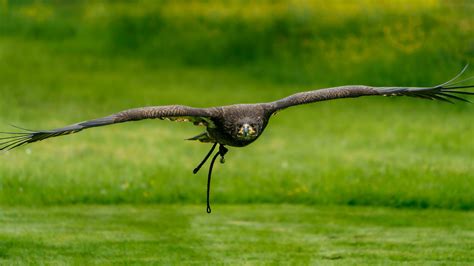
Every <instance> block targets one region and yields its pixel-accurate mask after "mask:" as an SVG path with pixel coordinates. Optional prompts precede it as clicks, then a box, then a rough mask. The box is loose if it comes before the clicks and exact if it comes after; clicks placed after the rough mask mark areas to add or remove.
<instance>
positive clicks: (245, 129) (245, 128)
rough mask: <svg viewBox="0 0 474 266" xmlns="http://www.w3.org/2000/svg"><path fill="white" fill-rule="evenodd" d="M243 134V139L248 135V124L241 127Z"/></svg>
mask: <svg viewBox="0 0 474 266" xmlns="http://www.w3.org/2000/svg"><path fill="white" fill-rule="evenodd" d="M243 131H244V132H243V133H244V137H248V135H249V131H250V126H249V125H248V124H244V126H243Z"/></svg>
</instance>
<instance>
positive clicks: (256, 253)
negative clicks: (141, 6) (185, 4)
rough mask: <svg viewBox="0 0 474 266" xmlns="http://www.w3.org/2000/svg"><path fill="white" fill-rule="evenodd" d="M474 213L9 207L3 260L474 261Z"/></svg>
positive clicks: (1, 236)
mask: <svg viewBox="0 0 474 266" xmlns="http://www.w3.org/2000/svg"><path fill="white" fill-rule="evenodd" d="M473 219H474V213H472V212H457V211H447V210H421V211H420V210H396V209H387V208H374V207H340V206H339V207H338V206H328V207H321V206H319V207H310V206H301V205H261V204H259V205H226V206H220V207H216V208H215V212H214V213H213V214H212V215H205V214H204V213H203V208H202V206H193V205H185V206H183V205H148V206H144V205H133V206H97V205H86V206H82V205H76V206H65V207H47V208H41V209H36V208H25V207H21V208H5V209H3V211H2V213H1V215H0V263H2V264H27V263H33V264H36V263H37V262H39V261H41V262H42V263H44V264H48V265H51V264H53V265H56V264H64V263H68V264H76V265H77V264H81V265H84V264H88V265H91V264H99V265H112V264H113V265H123V264H127V265H128V264H158V265H163V264H169V265H176V264H181V265H182V264H233V265H235V264H240V265H241V264H250V265H252V264H270V265H272V264H275V265H281V264H292V265H308V264H312V265H314V264H321V265H361V264H364V265H367V264H387V265H396V264H400V263H410V264H414V265H433V264H436V265H438V264H440V265H445V264H449V265H453V264H456V265H469V264H472V261H473V260H474V254H473V253H472V248H473V246H474V224H473V223H472V220H473Z"/></svg>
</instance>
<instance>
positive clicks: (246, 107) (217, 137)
mask: <svg viewBox="0 0 474 266" xmlns="http://www.w3.org/2000/svg"><path fill="white" fill-rule="evenodd" d="M217 110H218V112H220V113H221V115H220V116H217V117H215V118H211V120H212V122H213V124H210V125H208V126H207V127H206V131H207V132H206V133H207V135H208V136H209V140H208V141H207V142H217V143H220V144H223V145H228V146H232V147H244V146H247V145H249V144H250V143H252V142H254V141H255V140H256V139H257V138H258V137H259V136H261V134H262V133H263V130H264V129H265V127H266V126H267V124H268V120H269V119H270V116H271V115H272V113H271V109H270V108H267V105H265V104H236V105H228V106H221V107H218V108H217ZM243 124H249V125H250V126H251V127H253V128H254V129H256V135H255V136H254V137H253V138H249V139H243V138H238V137H236V136H237V134H235V132H236V131H238V130H239V127H236V125H243Z"/></svg>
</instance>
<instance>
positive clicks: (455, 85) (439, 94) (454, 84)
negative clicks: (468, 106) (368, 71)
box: [270, 65, 474, 112]
mask: <svg viewBox="0 0 474 266" xmlns="http://www.w3.org/2000/svg"><path fill="white" fill-rule="evenodd" d="M467 67H468V66H467V65H466V66H465V67H464V68H463V70H462V71H461V72H460V73H459V74H458V75H456V76H455V77H454V78H453V79H451V80H449V81H447V82H445V83H443V84H440V85H437V86H434V87H370V86H364V85H349V86H341V87H334V88H327V89H320V90H313V91H307V92H300V93H296V94H293V95H290V96H288V97H286V98H283V99H280V100H277V101H274V102H271V103H270V106H271V108H272V109H273V112H276V111H278V110H281V109H285V108H288V107H290V106H294V105H299V104H307V103H313V102H319V101H326V100H333V99H340V98H355V97H360V96H373V95H380V96H410V97H417V98H422V99H429V100H440V101H445V102H451V103H452V102H453V100H458V101H464V102H469V101H468V100H466V99H464V98H462V97H460V96H462V95H474V92H468V91H463V90H460V89H466V88H474V85H466V86H459V84H460V83H463V82H465V81H467V80H472V79H474V77H469V78H466V79H463V80H459V78H460V77H461V75H462V74H463V73H464V72H465V71H466V69H467Z"/></svg>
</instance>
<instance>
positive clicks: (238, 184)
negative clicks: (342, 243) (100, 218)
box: [0, 0, 474, 262]
mask: <svg viewBox="0 0 474 266" xmlns="http://www.w3.org/2000/svg"><path fill="white" fill-rule="evenodd" d="M473 14H474V2H473V1H471V0H465V1H462V0H459V1H448V0H444V1H443V0H413V1H403V0H393V1H376V0H359V1H343V0H335V1H323V0H317V1H244V0H241V1H238V0H233V1H217V0H210V1H151V0H141V1H59V0H56V1H53V0H51V1H26V0H25V1H23V0H16V1H8V0H0V131H11V130H12V128H10V127H9V126H8V124H9V123H11V124H14V125H19V126H22V127H26V128H32V129H49V128H56V127H61V126H64V125H67V124H72V123H75V122H78V121H83V120H87V119H91V118H97V117H101V116H105V115H108V114H111V113H114V112H117V111H120V110H123V109H127V108H132V107H139V106H146V105H167V104H184V105H191V106H196V107H207V106H215V105H226V104H233V103H253V102H264V101H272V100H275V99H278V98H280V97H284V96H287V95H289V94H292V93H296V92H299V91H303V90H312V89H318V88H324V87H331V86H339V85H345V84H365V85H373V86H391V85H406V86H431V85H435V84H439V83H441V82H443V81H446V80H448V79H449V78H451V77H452V76H454V75H455V74H456V73H457V72H458V71H460V69H461V68H462V67H463V66H464V64H466V63H468V62H471V63H472V62H473V59H474V18H473ZM473 73H474V71H473V70H472V68H471V69H469V70H468V72H467V73H466V76H472V75H473ZM473 115H474V107H473V106H472V105H469V104H465V103H459V104H456V105H450V104H446V103H440V102H432V101H425V100H419V99H411V98H384V97H380V98H377V97H374V98H371V97H369V98H359V99H345V100H336V101H330V102H321V103H317V104H313V105H307V106H300V107H296V108H290V109H288V110H285V111H284V112H281V113H279V114H278V115H277V116H276V117H273V118H272V120H271V122H270V125H269V127H268V128H267V129H266V132H265V133H264V135H263V136H262V138H260V139H259V140H258V141H257V142H256V143H254V144H252V145H251V146H249V147H246V148H244V149H237V148H234V149H231V150H230V152H229V154H228V155H227V158H226V159H227V162H226V164H224V165H220V164H219V165H217V166H216V169H215V172H214V177H213V184H212V195H211V199H212V202H213V204H214V211H217V212H219V206H223V207H222V208H223V209H221V211H226V210H229V209H228V208H231V211H236V212H238V211H239V207H236V209H232V207H224V206H225V204H237V205H236V206H241V208H240V211H242V213H245V210H246V209H245V208H247V207H245V206H247V205H246V204H248V203H256V204H282V203H289V204H304V205H309V206H321V205H329V206H340V205H364V206H388V207H409V208H417V209H419V208H435V209H438V208H444V209H455V210H472V209H474V164H473V158H474V138H473V136H474V123H473V117H474V116H473ZM201 131H202V128H196V127H194V126H192V125H188V124H186V123H170V122H165V121H159V120H157V121H141V122H135V123H127V124H120V125H115V126H109V127H104V128H97V129H90V130H87V131H84V132H81V133H80V134H77V135H73V136H66V137H62V138H55V139H50V140H47V141H44V142H40V143H35V144H32V145H29V146H26V147H22V148H20V149H18V150H14V151H10V152H7V153H5V154H2V155H1V158H0V205H2V206H4V207H5V208H16V207H15V206H36V207H38V208H39V207H40V206H43V207H45V206H50V205H54V206H57V205H66V206H69V204H117V203H127V204H135V205H136V206H139V204H141V203H146V204H149V203H159V204H165V203H166V204H183V203H184V204H192V205H193V204H199V205H198V206H199V208H197V211H198V212H199V214H200V212H201V211H202V212H204V209H205V208H204V207H205V206H204V203H205V191H206V175H205V171H203V172H201V173H199V174H198V175H193V174H192V169H193V168H194V167H195V166H196V164H197V163H199V161H200V160H201V159H202V156H204V155H205V153H206V152H207V151H208V149H209V147H208V145H203V144H199V143H193V142H187V141H183V140H184V139H185V138H188V137H191V136H194V135H196V134H198V133H201ZM173 206H174V205H173ZM265 206H266V205H265ZM265 206H263V207H262V208H263V209H265V208H268V212H263V213H266V214H268V215H270V216H271V215H272V212H271V209H272V208H275V207H272V206H273V205H269V207H265ZM277 206H280V205H277ZM285 206H286V207H285ZM289 206H290V207H289ZM291 206H292V205H284V206H283V207H281V208H283V209H282V210H284V209H285V208H292V207H291ZM201 207H202V210H201ZM91 208H92V207H91ZM100 208H105V207H100ZM100 208H99V209H100ZM175 208H176V209H179V208H181V207H179V206H176V207H175ZM183 208H184V207H183ZM186 208H188V207H186ZM249 208H251V209H250V211H249V212H248V213H253V214H255V210H254V209H252V208H253V207H249ZM298 208H299V207H298ZM301 208H302V207H301ZM334 208H336V207H334ZM337 208H345V207H337ZM337 208H336V209H335V210H336V212H341V213H344V212H346V209H342V210H341V209H337ZM86 209H87V208H86ZM10 210H12V209H10ZM46 210H48V209H46ZM145 210H146V211H147V212H148V211H150V210H149V209H147V207H145ZM193 210H196V209H195V208H194V209H193ZM292 210H293V209H292ZM298 210H300V209H296V210H293V211H290V212H292V213H293V214H294V215H298V213H306V212H305V211H302V212H299V211H298ZM337 210H339V211H337ZM363 210H364V211H367V213H371V209H368V210H367V209H363ZM119 211H130V212H131V213H133V212H134V210H128V209H126V210H122V209H120V210H119ZM364 211H361V213H365V212H364ZM53 212H54V211H53ZM78 212H87V210H84V209H81V208H80V207H79V210H78ZM168 212H169V210H168V209H167V210H166V211H165V213H168ZM185 212H188V210H187V209H186V211H185ZM20 213H23V214H24V215H27V214H25V213H28V212H21V211H20ZM105 213H108V211H107V210H106V211H105ZM170 213H172V212H170ZM283 213H284V211H281V215H283ZM329 213H330V212H329ZM356 213H357V211H356ZM374 213H378V212H377V211H375V212H374ZM10 214H11V215H13V216H12V217H16V216H15V215H16V211H15V209H13V211H10ZM326 214H327V213H326ZM371 214H372V213H371ZM34 215H36V214H34ZM173 215H177V214H176V213H174V214H173ZM183 215H184V216H186V215H187V214H183ZM354 215H355V216H357V217H359V216H358V215H362V216H363V215H364V214H360V213H359V214H354ZM443 215H444V214H443ZM445 215H446V216H451V215H453V214H452V213H445ZM131 216H133V215H131ZM152 216H153V215H152ZM258 216H259V215H256V217H258ZM402 216H403V215H402ZM413 216H414V214H410V215H408V216H407V217H410V218H407V219H412V218H413ZM8 217H9V216H8ZM34 217H36V216H34ZM53 217H56V216H53ZM179 217H180V218H179V219H181V218H182V217H181V216H179ZM249 217H252V216H250V214H249ZM265 217H266V216H265ZM328 217H332V216H331V214H329V216H328ZM387 217H391V218H387ZM387 217H385V218H380V219H378V218H374V219H375V220H377V221H383V220H390V219H393V217H394V216H390V215H389V216H387ZM403 217H405V216H403ZM436 217H438V216H436ZM469 217H470V216H469ZM469 217H467V218H465V219H467V220H469V219H471V218H469ZM0 218H1V217H0ZM221 218H222V217H221ZM346 218H347V217H346ZM438 218H439V217H438ZM32 219H33V221H34V220H35V219H34V218H32ZM54 219H56V218H54ZM144 219H145V218H144ZM262 219H266V218H262ZM301 219H303V220H304V218H303V217H302V218H301ZM428 219H429V218H428ZM0 220H1V219H0ZM441 220H442V219H441ZM333 222H334V221H333ZM329 223H331V222H329ZM14 224H15V223H13V225H14ZM202 224H204V223H201V225H202ZM447 224H449V223H447ZM13 225H12V226H13ZM179 225H180V226H181V225H182V224H181V223H179ZM211 225H212V223H211ZM166 226H171V225H166ZM166 226H165V227H166ZM344 226H345V225H344ZM469 226H471V227H472V224H471V225H469ZM157 228H162V227H157ZM471 229H472V228H471ZM231 231H233V229H232V230H231ZM236 232H240V231H238V230H237V231H236ZM471 232H472V231H471ZM359 233H360V232H359ZM397 234H398V233H397ZM430 234H431V233H430ZM433 234H434V233H433ZM450 236H456V234H449V233H448V234H447V235H446V237H450ZM470 239H471V240H470V241H471V242H469V243H471V244H470V245H471V247H472V243H473V242H472V237H471V238H470ZM412 240H413V239H410V240H409V241H408V242H411V241H412ZM12 241H13V240H12ZM15 241H16V240H15ZM15 241H13V242H12V243H16V242H15ZM25 243H27V242H25ZM200 245H203V244H202V243H201V244H200ZM389 246H390V245H389ZM4 247H5V246H4ZM22 247H26V248H27V249H28V248H30V249H31V250H35V249H36V248H37V246H36V244H34V245H29V244H24V246H22ZM464 247H466V246H464ZM300 248H303V250H304V248H305V247H300ZM271 249H273V248H269V250H271ZM295 249H296V247H295ZM173 250H174V249H173ZM276 250H279V249H278V248H276ZM82 251H83V252H85V253H84V254H86V253H87V252H86V251H84V250H82ZM174 251H175V252H177V254H178V253H179V252H180V250H179V249H177V250H174ZM450 252H451V251H449V252H448V251H446V254H454V255H456V253H452V252H451V253H450ZM4 254H7V252H6V251H5V253H4ZM87 254H89V253H87ZM417 254H422V252H421V253H417ZM446 254H444V255H446ZM1 255H2V246H1V245H0V257H1ZM378 255H380V254H378ZM454 255H453V256H454ZM368 256H369V257H370V254H369V255H368ZM382 256H384V255H383V254H382ZM413 256H416V254H415V255H413ZM461 257H462V256H461ZM337 258H338V257H337V256H336V259H337ZM457 258H460V257H459V256H458V257H457ZM329 259H331V256H329ZM231 262H232V261H231ZM234 262H235V261H234ZM359 262H360V261H359Z"/></svg>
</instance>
